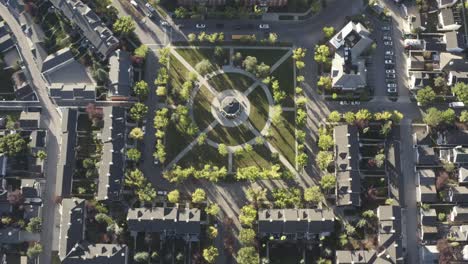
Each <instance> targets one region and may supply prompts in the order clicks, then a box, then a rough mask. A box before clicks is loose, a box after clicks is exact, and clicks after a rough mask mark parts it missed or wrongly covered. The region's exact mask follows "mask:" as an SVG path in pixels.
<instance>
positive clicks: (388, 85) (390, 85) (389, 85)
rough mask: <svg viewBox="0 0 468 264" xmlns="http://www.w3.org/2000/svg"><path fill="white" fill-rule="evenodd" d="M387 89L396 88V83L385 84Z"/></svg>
mask: <svg viewBox="0 0 468 264" xmlns="http://www.w3.org/2000/svg"><path fill="white" fill-rule="evenodd" d="M387 88H397V85H396V83H387Z"/></svg>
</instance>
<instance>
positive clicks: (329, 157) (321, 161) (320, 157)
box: [316, 151, 333, 171]
mask: <svg viewBox="0 0 468 264" xmlns="http://www.w3.org/2000/svg"><path fill="white" fill-rule="evenodd" d="M332 162H333V153H332V152H330V151H320V152H319V153H317V157H316V163H317V166H318V167H319V169H321V170H322V171H326V170H327V168H328V166H330V163H332Z"/></svg>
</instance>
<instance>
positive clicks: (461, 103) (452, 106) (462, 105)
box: [449, 102, 465, 108]
mask: <svg viewBox="0 0 468 264" xmlns="http://www.w3.org/2000/svg"><path fill="white" fill-rule="evenodd" d="M449 107H451V108H464V107H465V103H463V102H453V103H449Z"/></svg>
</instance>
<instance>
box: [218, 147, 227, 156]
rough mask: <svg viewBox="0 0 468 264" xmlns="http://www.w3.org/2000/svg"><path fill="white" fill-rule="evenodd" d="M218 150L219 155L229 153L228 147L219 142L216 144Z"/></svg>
mask: <svg viewBox="0 0 468 264" xmlns="http://www.w3.org/2000/svg"><path fill="white" fill-rule="evenodd" d="M218 152H219V154H220V155H221V156H223V157H224V156H227V154H228V153H229V151H228V149H227V146H226V145H225V144H219V145H218Z"/></svg>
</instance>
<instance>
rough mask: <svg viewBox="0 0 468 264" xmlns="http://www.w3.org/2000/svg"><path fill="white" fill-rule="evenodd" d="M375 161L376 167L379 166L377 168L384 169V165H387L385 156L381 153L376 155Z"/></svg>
mask: <svg viewBox="0 0 468 264" xmlns="http://www.w3.org/2000/svg"><path fill="white" fill-rule="evenodd" d="M374 160H375V165H376V166H377V168H382V167H383V165H384V164H385V154H383V153H379V154H377V155H375V157H374Z"/></svg>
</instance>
